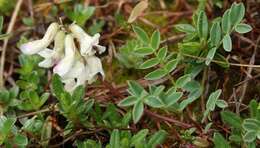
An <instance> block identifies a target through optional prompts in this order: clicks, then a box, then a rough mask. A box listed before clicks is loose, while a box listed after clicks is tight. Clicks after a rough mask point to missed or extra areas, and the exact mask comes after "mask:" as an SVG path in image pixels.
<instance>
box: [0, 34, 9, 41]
mask: <svg viewBox="0 0 260 148" xmlns="http://www.w3.org/2000/svg"><path fill="white" fill-rule="evenodd" d="M10 35H11V33H5V34H0V40H4V39H6V38H8V37H9V36H10Z"/></svg>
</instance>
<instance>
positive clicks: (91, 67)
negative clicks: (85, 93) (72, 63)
mask: <svg viewBox="0 0 260 148" xmlns="http://www.w3.org/2000/svg"><path fill="white" fill-rule="evenodd" d="M85 60H86V62H87V64H86V69H87V71H88V76H87V81H88V83H89V84H91V83H93V82H94V81H95V80H96V76H97V74H101V75H102V77H103V78H104V77H105V73H104V71H103V68H102V63H101V60H100V59H99V58H98V57H96V56H90V57H85Z"/></svg>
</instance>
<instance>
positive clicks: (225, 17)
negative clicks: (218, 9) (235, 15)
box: [221, 10, 231, 35]
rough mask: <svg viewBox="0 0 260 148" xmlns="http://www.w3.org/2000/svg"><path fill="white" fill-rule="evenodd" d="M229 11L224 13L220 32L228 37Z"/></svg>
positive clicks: (229, 25)
mask: <svg viewBox="0 0 260 148" xmlns="http://www.w3.org/2000/svg"><path fill="white" fill-rule="evenodd" d="M229 15H230V10H227V11H225V13H224V15H223V17H222V23H221V26H222V31H223V32H224V33H225V34H226V35H228V34H229V32H230V30H231V22H230V19H229V18H230V16H229Z"/></svg>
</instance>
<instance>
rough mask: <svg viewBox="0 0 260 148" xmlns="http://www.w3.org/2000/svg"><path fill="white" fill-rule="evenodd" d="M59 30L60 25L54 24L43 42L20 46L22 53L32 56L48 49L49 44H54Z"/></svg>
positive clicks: (37, 41) (49, 28)
mask: <svg viewBox="0 0 260 148" xmlns="http://www.w3.org/2000/svg"><path fill="white" fill-rule="evenodd" d="M58 29H59V25H58V23H52V24H51V25H50V26H49V27H48V29H47V31H46V33H45V35H44V37H43V38H42V39H41V40H35V41H31V42H28V43H25V44H22V45H21V46H20V49H21V51H22V52H23V53H24V54H27V55H32V54H36V53H38V52H39V51H40V50H43V49H45V48H47V47H48V46H49V44H50V43H51V42H52V40H53V38H54V36H55V34H56V33H57V31H58Z"/></svg>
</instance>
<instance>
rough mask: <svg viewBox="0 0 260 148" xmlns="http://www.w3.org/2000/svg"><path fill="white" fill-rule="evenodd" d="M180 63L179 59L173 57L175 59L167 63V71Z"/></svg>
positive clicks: (170, 70)
mask: <svg viewBox="0 0 260 148" xmlns="http://www.w3.org/2000/svg"><path fill="white" fill-rule="evenodd" d="M178 63H179V60H178V59H173V60H171V61H169V62H167V63H166V65H165V68H166V69H167V72H168V73H170V72H172V71H173V70H174V69H175V68H176V67H177V65H178Z"/></svg>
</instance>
